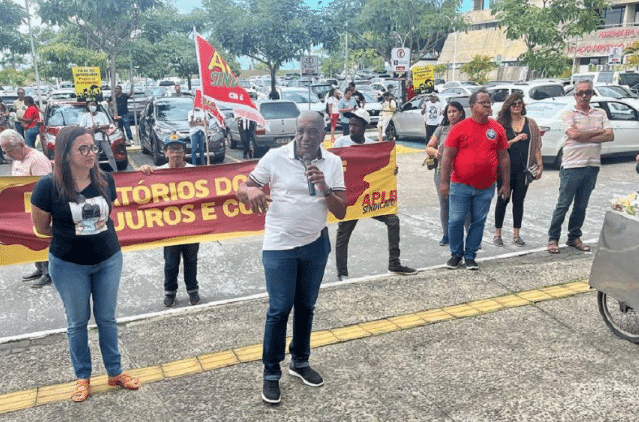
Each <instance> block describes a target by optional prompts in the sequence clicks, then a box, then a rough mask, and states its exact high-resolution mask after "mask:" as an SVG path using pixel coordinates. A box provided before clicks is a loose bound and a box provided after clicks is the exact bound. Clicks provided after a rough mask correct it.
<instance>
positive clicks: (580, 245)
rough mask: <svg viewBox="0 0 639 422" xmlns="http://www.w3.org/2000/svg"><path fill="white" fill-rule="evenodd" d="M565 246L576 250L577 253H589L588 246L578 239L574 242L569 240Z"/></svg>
mask: <svg viewBox="0 0 639 422" xmlns="http://www.w3.org/2000/svg"><path fill="white" fill-rule="evenodd" d="M566 245H568V246H572V247H573V248H575V249H577V250H578V251H582V252H590V246H588V245H586V244H585V243H584V242H582V241H581V239H579V238H577V239H575V240H569V241H568V242H566Z"/></svg>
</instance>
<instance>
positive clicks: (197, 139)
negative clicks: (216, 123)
mask: <svg viewBox="0 0 639 422" xmlns="http://www.w3.org/2000/svg"><path fill="white" fill-rule="evenodd" d="M198 154H199V157H198ZM198 158H199V159H198ZM191 164H193V165H194V166H197V165H198V164H199V165H204V164H206V160H205V159H204V132H203V131H201V130H198V131H197V132H195V133H194V134H192V135H191Z"/></svg>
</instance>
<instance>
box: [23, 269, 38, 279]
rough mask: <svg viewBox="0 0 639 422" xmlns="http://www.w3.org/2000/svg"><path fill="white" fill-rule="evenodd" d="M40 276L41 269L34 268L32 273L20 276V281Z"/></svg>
mask: <svg viewBox="0 0 639 422" xmlns="http://www.w3.org/2000/svg"><path fill="white" fill-rule="evenodd" d="M40 277H42V271H40V270H39V269H36V270H34V271H33V272H32V273H29V274H26V275H23V276H22V281H29V280H35V279H36V278H40Z"/></svg>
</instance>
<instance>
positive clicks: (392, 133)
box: [386, 121, 397, 141]
mask: <svg viewBox="0 0 639 422" xmlns="http://www.w3.org/2000/svg"><path fill="white" fill-rule="evenodd" d="M386 139H388V140H389V141H391V140H392V141H396V140H397V130H396V129H395V123H393V122H392V121H391V122H390V123H389V124H388V126H386Z"/></svg>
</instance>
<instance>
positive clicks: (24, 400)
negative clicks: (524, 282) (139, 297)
mask: <svg viewBox="0 0 639 422" xmlns="http://www.w3.org/2000/svg"><path fill="white" fill-rule="evenodd" d="M589 290H590V287H589V285H588V283H587V281H585V280H584V281H577V282H571V283H566V284H559V285H553V286H547V287H542V288H538V289H533V290H526V291H522V292H517V293H512V294H508V295H504V296H497V297H492V298H488V299H481V300H475V301H471V302H466V303H462V304H458V305H452V306H446V307H443V308H435V309H428V310H424V311H420V312H414V313H410V314H406V315H399V316H394V317H389V318H381V319H378V320H374V321H367V322H360V323H357V324H352V325H347V326H344V327H336V328H332V329H329V330H323V331H314V332H313V333H312V335H311V347H312V348H317V347H322V346H327V345H331V344H337V343H342V342H346V341H351V340H359V339H363V338H366V337H370V336H377V335H382V334H386V333H390V332H394V331H402V330H408V329H411V328H414V327H422V326H425V325H429V324H434V323H437V322H441V321H449V320H454V319H458V318H467V317H472V316H476V315H482V314H487V313H491V312H496V311H500V310H503V309H508V308H514V307H519V306H527V305H531V304H533V303H535V302H541V301H545V300H555V299H560V298H564V297H568V296H574V295H577V294H580V293H584V292H587V291H589ZM289 341H290V338H289V339H287V342H289ZM287 349H288V347H287ZM261 358H262V344H252V345H249V346H245V347H240V348H236V349H231V350H224V351H221V352H215V353H210V354H205V355H200V356H195V357H192V358H188V359H183V360H178V361H173V362H167V363H164V364H162V365H158V366H149V367H145V368H138V369H132V370H129V371H127V372H128V373H130V374H131V375H134V376H136V377H139V378H140V380H141V381H142V383H143V384H149V383H152V382H155V381H161V380H164V379H169V378H174V377H182V376H186V375H193V374H198V373H201V372H205V371H212V370H214V369H219V368H224V367H227V366H233V365H239V364H241V363H245V362H255V361H259V360H260V359H261ZM74 386H75V382H67V383H62V384H54V385H48V386H43V387H38V388H32V389H29V390H25V391H17V392H13V393H8V394H3V395H0V414H2V413H8V412H13V411H16V410H21V409H26V408H30V407H35V406H40V405H44V404H47V403H54V402H58V401H63V400H69V397H71V394H72V392H73V388H74ZM118 388H119V387H111V386H109V385H108V384H107V377H106V376H105V375H101V376H97V377H93V378H91V394H99V393H104V392H108V391H113V390H116V389H118Z"/></svg>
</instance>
